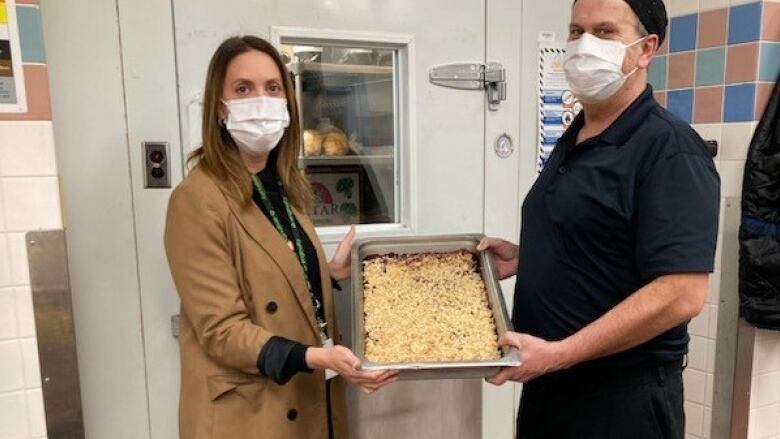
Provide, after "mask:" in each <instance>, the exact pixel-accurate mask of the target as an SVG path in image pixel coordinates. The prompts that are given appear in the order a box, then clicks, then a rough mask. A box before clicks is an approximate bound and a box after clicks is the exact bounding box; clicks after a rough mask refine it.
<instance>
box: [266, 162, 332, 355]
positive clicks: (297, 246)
mask: <svg viewBox="0 0 780 439" xmlns="http://www.w3.org/2000/svg"><path fill="white" fill-rule="evenodd" d="M252 183H253V184H254V186H255V189H256V190H257V192H258V193H259V194H260V201H261V202H262V203H263V207H265V209H266V210H267V211H268V215H269V216H270V217H271V222H273V223H274V227H275V228H276V231H278V232H279V234H280V235H282V238H283V239H284V240H285V241H287V245H288V246H290V250H292V251H293V252H295V254H296V255H297V256H298V261H299V262H300V263H301V268H302V269H303V277H304V279H305V280H306V287H307V288H308V289H309V296H310V297H311V303H312V305H314V316H315V317H316V318H317V324H318V325H319V329H320V338H321V339H322V342H323V343H325V340H327V338H328V336H327V332H326V331H325V327H326V326H327V323H326V322H325V321H324V320H323V318H322V317H320V314H321V313H322V304H321V303H320V301H319V300H318V299H317V298H316V297H315V296H314V290H313V289H312V286H311V281H310V280H309V264H308V263H307V262H306V254H305V253H304V251H303V239H302V238H301V232H300V230H299V229H298V223H297V222H296V221H295V215H293V211H292V208H291V207H290V201H289V200H288V199H287V193H286V192H285V190H284V186H283V185H282V182H281V181H277V184H278V185H279V193H281V195H282V203H284V210H285V211H286V213H287V218H288V219H289V220H290V229H292V234H293V240H294V243H293V241H291V240H290V238H289V237H288V236H287V233H286V232H285V231H284V227H282V223H281V221H279V214H278V213H277V212H276V209H275V208H274V206H273V204H272V203H271V200H270V199H269V198H268V193H267V192H266V190H265V187H263V182H262V181H260V178H258V177H257V175H256V174H252Z"/></svg>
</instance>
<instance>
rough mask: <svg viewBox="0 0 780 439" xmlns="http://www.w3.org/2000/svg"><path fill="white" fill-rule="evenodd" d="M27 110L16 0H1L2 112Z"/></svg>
mask: <svg viewBox="0 0 780 439" xmlns="http://www.w3.org/2000/svg"><path fill="white" fill-rule="evenodd" d="M25 111H27V101H26V98H25V93H24V70H23V69H22V51H21V49H20V45H19V32H18V27H17V22H16V5H15V3H14V0H0V113H23V112H25Z"/></svg>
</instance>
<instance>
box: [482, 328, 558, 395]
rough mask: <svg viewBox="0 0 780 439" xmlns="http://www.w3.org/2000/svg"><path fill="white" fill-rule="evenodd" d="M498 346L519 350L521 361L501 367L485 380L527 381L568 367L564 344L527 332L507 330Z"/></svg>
mask: <svg viewBox="0 0 780 439" xmlns="http://www.w3.org/2000/svg"><path fill="white" fill-rule="evenodd" d="M498 344H499V346H510V347H514V348H516V349H517V350H518V351H520V360H521V361H522V362H523V363H522V364H521V365H519V366H515V367H503V368H501V370H499V371H498V373H497V374H495V375H494V376H492V377H491V378H488V379H487V382H489V383H491V384H495V385H496V386H500V385H501V384H504V383H505V382H507V381H517V382H519V383H527V382H528V381H531V380H532V379H534V378H537V377H539V376H542V375H544V374H546V373H550V372H555V371H556V370H561V369H565V368H567V367H570V366H571V364H569V360H568V355H567V352H566V350H565V345H564V344H563V343H561V342H550V341H545V340H542V339H541V338H537V337H534V336H531V335H528V334H518V333H517V332H507V333H506V334H504V335H503V336H502V337H501V338H500V339H499V340H498Z"/></svg>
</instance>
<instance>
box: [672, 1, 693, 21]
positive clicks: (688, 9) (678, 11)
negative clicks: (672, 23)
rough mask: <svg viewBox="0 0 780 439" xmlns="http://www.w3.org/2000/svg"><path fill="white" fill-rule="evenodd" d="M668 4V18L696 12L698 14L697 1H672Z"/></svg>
mask: <svg viewBox="0 0 780 439" xmlns="http://www.w3.org/2000/svg"><path fill="white" fill-rule="evenodd" d="M670 3H671V9H670V10H669V16H670V17H677V16H679V15H688V14H695V13H696V12H699V0H672V1H671V2H670Z"/></svg>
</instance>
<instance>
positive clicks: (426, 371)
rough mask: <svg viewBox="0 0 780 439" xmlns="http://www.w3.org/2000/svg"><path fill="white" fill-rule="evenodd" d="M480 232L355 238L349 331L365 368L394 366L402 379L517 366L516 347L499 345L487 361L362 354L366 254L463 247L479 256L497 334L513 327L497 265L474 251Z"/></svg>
mask: <svg viewBox="0 0 780 439" xmlns="http://www.w3.org/2000/svg"><path fill="white" fill-rule="evenodd" d="M482 238H483V236H482V235H445V236H419V237H399V238H378V239H363V240H358V241H356V242H355V244H354V245H353V247H352V301H353V302H352V303H353V307H352V309H353V314H352V331H353V338H352V340H353V342H354V349H353V351H354V353H355V355H357V357H358V358H360V360H361V362H362V365H363V369H364V370H385V369H393V370H398V371H399V379H402V380H427V379H453V378H461V379H466V378H484V377H489V376H492V375H494V374H495V373H496V372H497V370H498V368H499V367H501V366H517V365H519V364H520V356H519V354H518V352H517V350H515V349H509V348H506V347H504V348H501V351H502V356H501V358H499V359H497V360H489V361H448V362H421V363H388V364H384V363H382V364H380V363H375V362H372V361H369V360H368V359H366V357H365V331H364V330H363V269H362V265H363V260H364V259H365V258H366V257H368V256H373V255H386V254H391V253H393V254H414V253H449V252H454V251H459V250H466V251H469V252H471V253H473V254H475V255H477V256H478V260H479V268H480V270H481V272H482V279H483V280H484V282H485V287H486V289H487V295H488V303H489V306H490V309H491V310H492V311H493V319H494V320H495V323H496V330H497V331H498V336H499V337H500V336H502V335H503V334H504V333H505V332H507V331H511V330H512V323H511V321H510V320H509V315H508V313H507V309H506V303H505V302H504V296H503V294H502V293H501V286H500V285H499V283H498V281H499V279H498V276H497V275H496V267H495V264H494V262H493V258H492V256H491V255H490V254H489V253H488V252H477V245H478V244H479V242H480V240H481V239H482Z"/></svg>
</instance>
